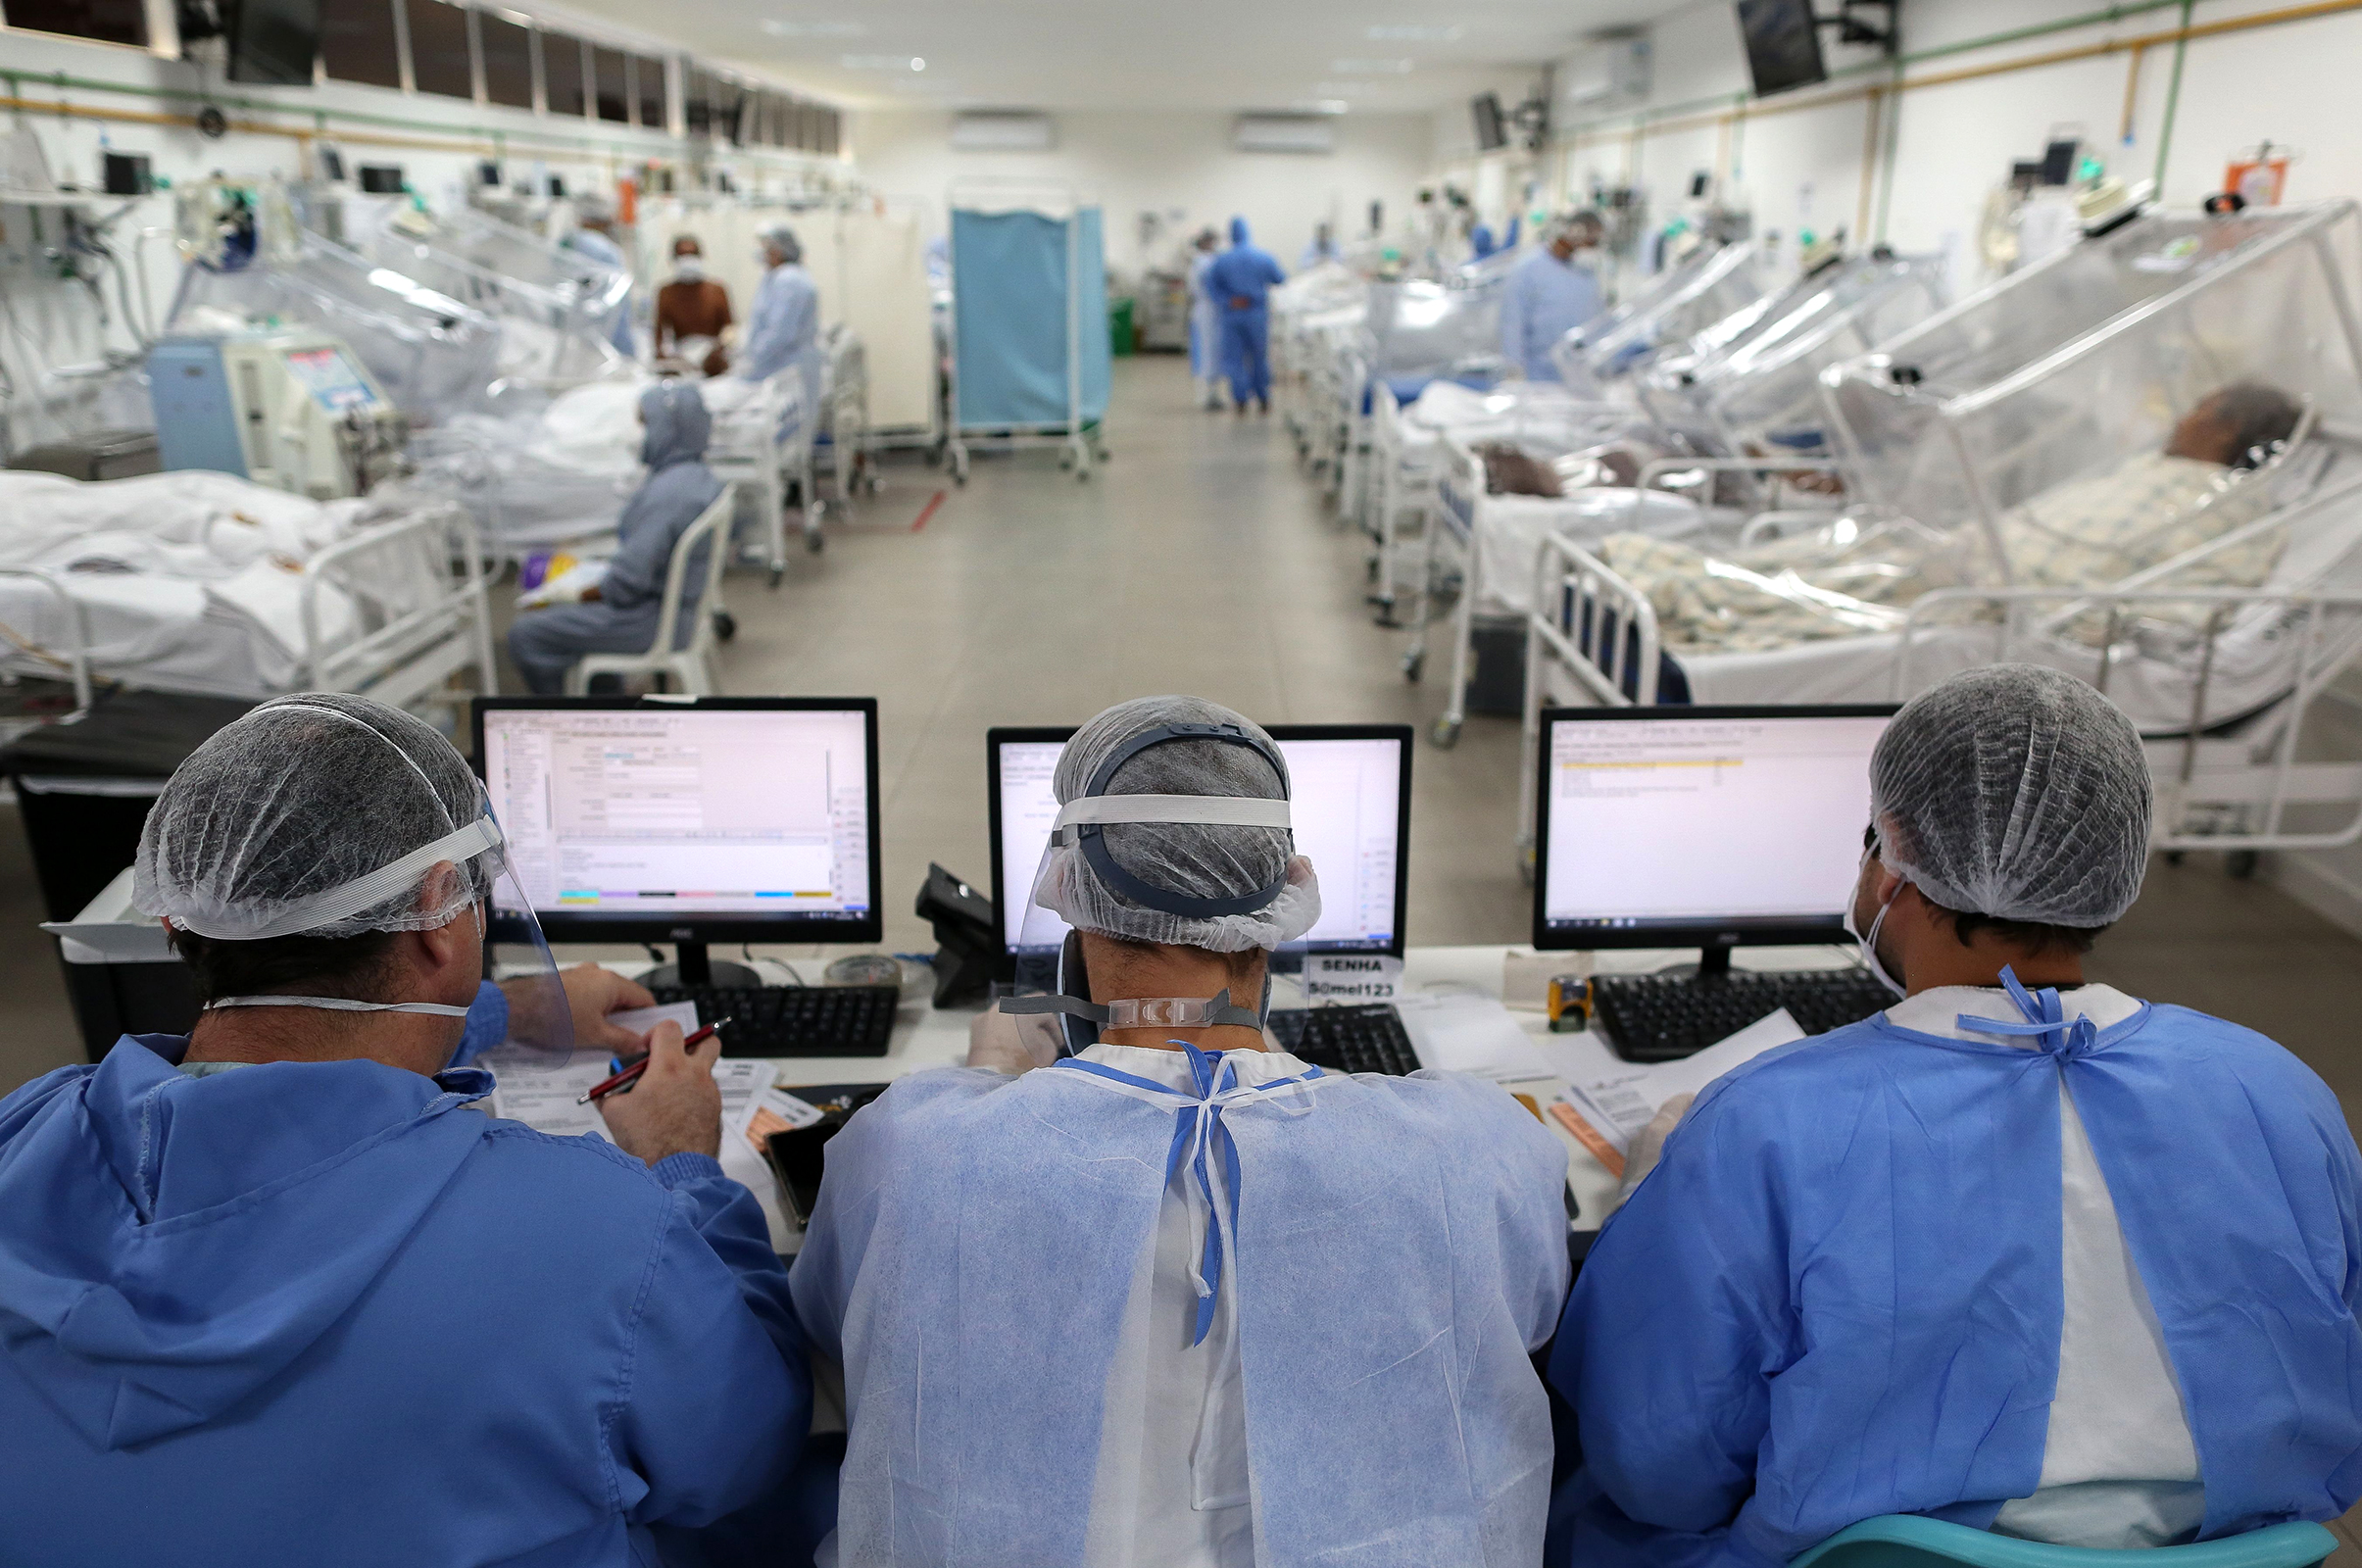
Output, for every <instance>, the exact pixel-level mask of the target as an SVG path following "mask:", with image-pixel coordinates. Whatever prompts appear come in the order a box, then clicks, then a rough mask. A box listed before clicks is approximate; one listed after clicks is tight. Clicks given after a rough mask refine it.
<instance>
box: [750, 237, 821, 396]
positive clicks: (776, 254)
mask: <svg viewBox="0 0 2362 1568" xmlns="http://www.w3.org/2000/svg"><path fill="white" fill-rule="evenodd" d="M755 238H756V244H757V245H758V247H759V248H760V249H761V251H762V255H763V281H762V282H760V283H758V284H756V285H755V301H754V304H753V305H752V306H750V307H749V308H748V311H747V324H746V336H745V338H744V339H743V340H741V342H740V344H739V347H738V363H737V365H736V366H735V367H733V371H734V373H735V374H738V375H740V376H743V377H745V378H746V379H747V380H750V381H767V380H769V379H770V378H771V377H772V376H774V375H777V374H778V373H779V372H780V371H782V370H785V369H788V368H791V367H792V368H794V369H795V371H796V373H797V376H798V384H799V386H800V388H801V390H802V392H803V397H804V406H803V410H802V414H801V417H803V418H806V419H816V418H818V417H819V412H818V411H819V407H820V377H821V371H822V369H823V368H824V366H823V356H822V354H821V351H820V290H819V287H818V285H817V284H815V283H813V282H812V273H810V272H809V271H807V270H805V268H804V244H803V242H802V241H801V240H799V239H797V238H796V231H795V230H794V229H792V228H790V227H789V226H788V225H787V224H785V223H781V222H773V223H766V224H764V225H763V228H762V229H761V230H760V231H758V233H757V234H756V236H755Z"/></svg>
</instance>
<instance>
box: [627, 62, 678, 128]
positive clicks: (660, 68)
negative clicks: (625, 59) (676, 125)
mask: <svg viewBox="0 0 2362 1568" xmlns="http://www.w3.org/2000/svg"><path fill="white" fill-rule="evenodd" d="M638 61H639V70H638V72H637V74H636V79H635V80H634V82H633V84H632V85H633V89H634V91H635V92H636V93H637V94H638V97H639V100H640V123H641V124H643V125H645V126H647V127H648V128H649V129H650V130H664V129H667V128H669V127H670V125H671V123H672V120H671V117H670V116H668V115H666V114H665V113H664V62H663V61H662V60H659V59H657V58H656V57H655V56H654V55H641V56H639V57H638Z"/></svg>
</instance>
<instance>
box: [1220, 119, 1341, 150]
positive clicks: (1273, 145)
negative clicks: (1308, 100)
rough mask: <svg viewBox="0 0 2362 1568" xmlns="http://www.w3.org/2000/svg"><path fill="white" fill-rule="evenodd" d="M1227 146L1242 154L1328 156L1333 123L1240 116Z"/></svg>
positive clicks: (1334, 145)
mask: <svg viewBox="0 0 2362 1568" xmlns="http://www.w3.org/2000/svg"><path fill="white" fill-rule="evenodd" d="M1230 144H1231V145H1232V146H1233V147H1235V148H1237V149H1238V150H1239V151H1240V152H1243V153H1330V152H1335V151H1336V150H1337V135H1336V123H1335V121H1334V120H1332V119H1331V118H1330V117H1329V116H1327V115H1241V116H1239V119H1238V123H1237V124H1236V125H1234V126H1232V127H1231V131H1230Z"/></svg>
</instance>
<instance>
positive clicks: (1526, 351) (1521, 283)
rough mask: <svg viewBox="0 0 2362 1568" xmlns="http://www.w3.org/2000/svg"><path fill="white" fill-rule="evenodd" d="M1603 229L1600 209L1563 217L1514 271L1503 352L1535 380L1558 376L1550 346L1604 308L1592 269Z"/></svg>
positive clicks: (1505, 294) (1506, 300)
mask: <svg viewBox="0 0 2362 1568" xmlns="http://www.w3.org/2000/svg"><path fill="white" fill-rule="evenodd" d="M1601 232H1602V230H1601V228H1600V224H1599V215H1598V214H1596V213H1577V214H1575V215H1574V216H1573V217H1571V218H1565V219H1561V220H1559V221H1557V222H1554V223H1552V224H1551V225H1550V228H1549V230H1548V231H1547V232H1546V233H1545V234H1544V235H1543V241H1542V243H1541V244H1540V245H1538V246H1536V247H1535V248H1534V249H1533V250H1531V251H1528V252H1527V253H1526V255H1525V256H1524V258H1523V259H1522V260H1520V261H1519V262H1518V263H1517V265H1516V266H1515V267H1512V268H1511V269H1509V276H1508V281H1507V282H1506V283H1505V284H1504V285H1503V286H1502V288H1501V356H1502V357H1503V358H1504V359H1506V360H1507V361H1508V362H1509V363H1510V364H1511V365H1514V366H1516V367H1517V368H1519V369H1521V370H1523V371H1524V372H1525V378H1526V379H1527V380H1529V381H1555V380H1557V379H1558V367H1557V366H1556V365H1554V364H1552V363H1551V361H1550V349H1551V348H1552V347H1553V346H1554V345H1555V344H1556V343H1557V341H1558V340H1559V339H1560V338H1562V337H1564V336H1566V334H1567V333H1569V332H1571V331H1573V330H1574V329H1575V328H1576V327H1578V326H1581V325H1582V324H1583V323H1584V322H1586V321H1588V320H1590V319H1592V318H1593V317H1595V316H1597V315H1599V312H1600V310H1601V309H1602V308H1603V306H1604V303H1605V302H1604V299H1603V297H1602V296H1601V294H1600V292H1599V274H1598V273H1596V272H1595V271H1594V270H1592V263H1593V260H1594V259H1595V258H1596V257H1597V256H1598V255H1599V238H1600V234H1601Z"/></svg>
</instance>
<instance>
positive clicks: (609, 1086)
mask: <svg viewBox="0 0 2362 1568" xmlns="http://www.w3.org/2000/svg"><path fill="white" fill-rule="evenodd" d="M729 1021H730V1020H729V1019H727V1018H716V1019H714V1021H713V1022H712V1023H710V1024H708V1025H706V1026H705V1027H704V1028H703V1029H700V1030H699V1031H697V1033H695V1034H693V1035H691V1036H690V1037H689V1038H688V1039H686V1040H684V1041H682V1042H681V1049H682V1050H683V1051H688V1050H692V1049H694V1048H695V1047H698V1046H702V1045H704V1044H705V1043H706V1042H707V1041H708V1040H711V1039H712V1038H713V1037H714V1030H716V1029H719V1028H720V1027H721V1026H722V1025H723V1024H725V1023H728V1022H729ZM647 1070H648V1058H647V1057H646V1056H642V1057H641V1058H640V1059H639V1060H637V1061H635V1062H633V1063H632V1064H631V1065H630V1066H628V1067H625V1068H624V1069H623V1070H622V1071H621V1072H618V1073H616V1074H615V1076H614V1077H612V1078H608V1079H605V1080H603V1081H601V1082H599V1083H596V1084H593V1085H591V1090H590V1093H589V1094H587V1095H584V1096H583V1097H582V1098H581V1099H579V1100H577V1101H575V1102H574V1103H575V1104H577V1105H587V1104H590V1103H593V1102H594V1101H600V1100H605V1099H606V1098H607V1097H608V1096H609V1095H612V1094H614V1093H615V1092H616V1091H617V1090H620V1089H628V1088H630V1087H631V1086H632V1085H633V1084H636V1083H638V1082H639V1081H640V1074H642V1073H644V1072H646V1071H647Z"/></svg>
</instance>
